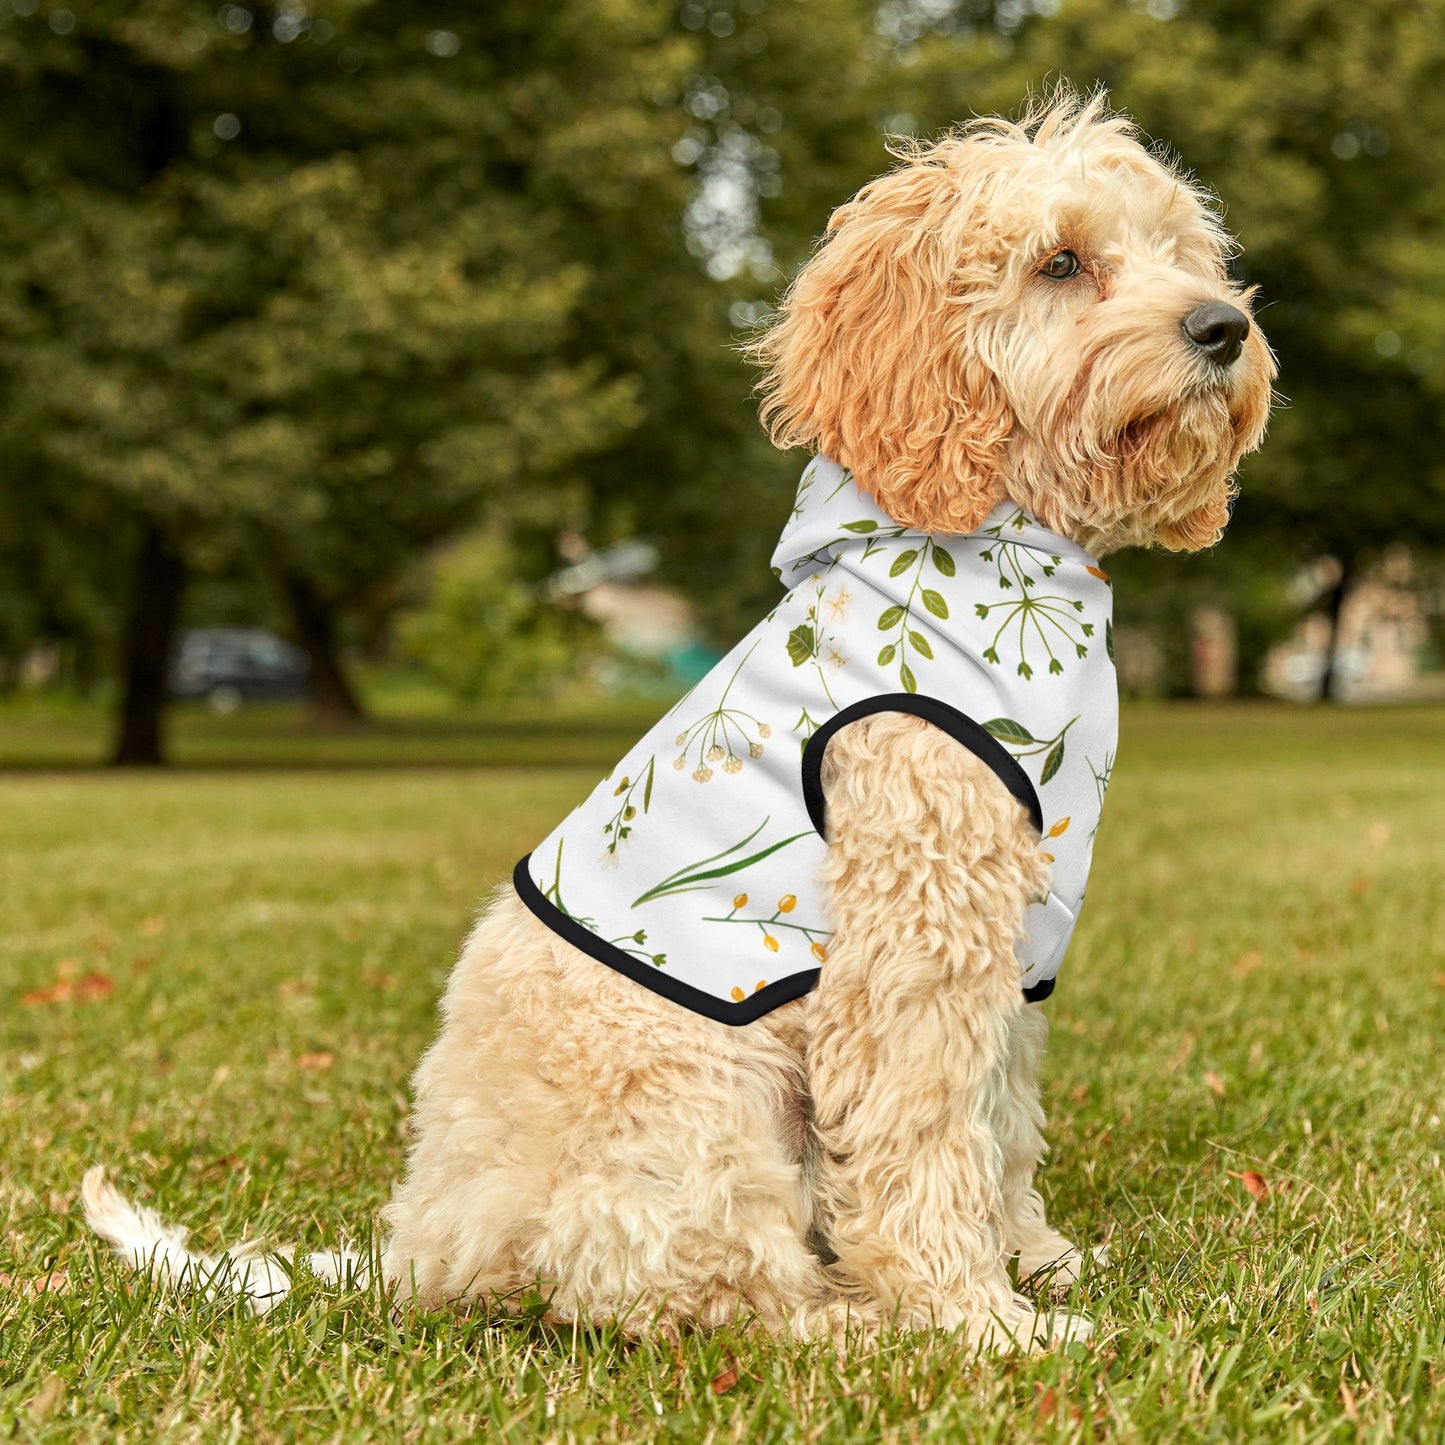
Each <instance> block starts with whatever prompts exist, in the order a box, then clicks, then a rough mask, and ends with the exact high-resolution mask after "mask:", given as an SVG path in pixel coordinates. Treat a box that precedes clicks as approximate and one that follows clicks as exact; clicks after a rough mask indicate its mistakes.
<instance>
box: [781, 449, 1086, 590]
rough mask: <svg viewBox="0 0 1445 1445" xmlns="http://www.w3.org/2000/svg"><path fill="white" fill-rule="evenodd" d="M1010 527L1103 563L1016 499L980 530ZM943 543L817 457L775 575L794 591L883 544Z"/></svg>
mask: <svg viewBox="0 0 1445 1445" xmlns="http://www.w3.org/2000/svg"><path fill="white" fill-rule="evenodd" d="M1001 525H1002V526H1006V527H1007V532H1008V538H1009V540H1010V541H1011V542H1017V543H1019V544H1020V545H1022V546H1025V547H1031V548H1033V549H1034V550H1035V551H1039V552H1047V553H1049V554H1050V555H1051V556H1055V557H1062V558H1067V559H1069V560H1071V561H1075V562H1080V563H1082V564H1083V565H1084V566H1086V567H1091V568H1094V569H1096V575H1102V574H1100V573H1097V568H1098V564H1097V563H1096V562H1095V561H1094V559H1093V557H1092V556H1090V555H1089V553H1088V552H1086V551H1085V550H1084V549H1083V548H1082V547H1080V546H1079V545H1078V543H1076V542H1071V541H1070V540H1069V539H1068V538H1067V537H1062V536H1060V535H1059V534H1058V533H1057V532H1051V531H1049V529H1048V528H1047V527H1045V526H1042V525H1041V524H1040V523H1039V522H1037V521H1035V520H1034V519H1033V518H1032V517H1031V516H1029V514H1028V513H1027V512H1025V511H1023V510H1022V508H1020V507H1019V506H1018V505H1017V504H1016V503H1014V502H1008V501H1005V502H1001V503H1000V504H999V505H998V506H997V507H995V508H994V509H993V511H992V512H990V513H989V515H988V516H987V517H986V518H985V519H984V521H983V523H982V525H981V526H980V527H979V531H980V532H982V531H984V530H986V529H989V528H993V529H995V535H997V534H998V531H999V530H1001ZM929 536H934V537H935V539H936V540H939V541H943V540H945V539H946V537H947V536H948V534H946V533H944V534H930V533H927V532H920V531H918V530H916V529H915V528H912V527H905V526H902V525H901V524H900V523H898V522H895V521H894V520H893V519H892V518H891V517H890V516H888V514H887V513H886V512H884V511H883V510H882V509H881V508H880V507H879V506H878V504H877V503H876V502H875V501H874V500H873V498H872V497H870V496H869V495H868V493H867V492H865V491H863V489H862V488H861V487H860V486H859V485H858V483H857V482H856V481H855V480H854V478H853V473H852V472H850V471H849V470H847V468H846V467H840V466H839V465H838V464H837V462H835V461H833V460H831V459H830V458H828V457H823V456H819V457H814V458H813V460H812V461H811V462H809V463H808V465H807V467H806V468H805V469H804V471H803V476H802V479H801V481H799V483H798V495H797V497H796V498H795V499H794V501H793V510H792V514H791V515H790V516H789V518H788V521H787V523H786V525H785V526H784V527H783V533H782V536H781V537H779V538H778V545H777V547H776V548H775V549H774V551H773V573H774V575H775V576H776V577H777V578H778V580H779V581H780V582H781V583H782V584H783V586H784V587H786V588H788V589H789V590H791V589H792V588H794V587H796V586H797V585H798V583H799V582H802V581H803V580H804V579H805V578H807V577H810V576H812V574H813V573H814V572H817V571H819V570H820V569H822V568H824V567H827V566H830V565H831V564H832V563H834V562H837V561H839V560H841V559H844V558H845V555H846V554H850V553H851V554H856V555H857V556H858V557H859V558H861V557H862V556H863V554H864V553H865V552H866V553H867V554H868V555H870V556H872V555H874V554H876V553H877V552H878V550H879V549H880V548H887V549H889V550H891V551H894V552H899V553H901V552H906V551H908V550H909V549H910V548H916V547H918V546H919V545H920V544H921V543H922V542H923V541H924V539H925V538H927V537H929Z"/></svg>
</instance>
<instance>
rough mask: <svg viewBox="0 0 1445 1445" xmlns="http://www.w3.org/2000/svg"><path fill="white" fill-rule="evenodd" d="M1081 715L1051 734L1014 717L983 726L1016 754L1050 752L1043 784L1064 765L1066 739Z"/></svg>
mask: <svg viewBox="0 0 1445 1445" xmlns="http://www.w3.org/2000/svg"><path fill="white" fill-rule="evenodd" d="M1079 716H1081V715H1080V714H1076V715H1075V716H1074V717H1071V718H1070V719H1069V720H1068V722H1066V723H1065V724H1064V725H1063V727H1061V728H1060V729H1059V731H1058V732H1056V733H1055V734H1054V735H1053V737H1051V738H1036V737H1035V736H1034V735H1033V734H1032V733H1031V732H1030V731H1029V730H1028V729H1027V728H1026V727H1025V726H1024V725H1023V724H1022V723H1021V722H1015V721H1014V719H1013V718H1011V717H996V718H991V719H990V720H989V721H988V722H986V723H984V725H983V730H984V732H986V733H987V734H988V735H989V736H990V737H991V738H997V739H998V740H999V742H1001V743H1002V744H1003V745H1004V746H1005V747H1006V748H1007V749H1008V750H1009V752H1011V753H1012V754H1013V755H1014V757H1016V758H1032V757H1037V756H1038V755H1039V754H1040V753H1047V754H1048V756H1047V757H1046V758H1045V759H1044V770H1043V772H1042V773H1040V774H1039V786H1040V787H1043V785H1044V784H1045V783H1047V782H1048V781H1049V780H1050V779H1051V778H1052V777H1053V776H1054V774H1055V773H1057V772H1058V771H1059V769H1060V768H1061V767H1063V765H1064V739H1065V737H1067V736H1068V731H1069V729H1070V728H1071V727H1073V725H1074V724H1075V723H1076V722H1078V720H1079ZM1095 776H1097V774H1096V775H1095ZM1101 801H1102V799H1101Z"/></svg>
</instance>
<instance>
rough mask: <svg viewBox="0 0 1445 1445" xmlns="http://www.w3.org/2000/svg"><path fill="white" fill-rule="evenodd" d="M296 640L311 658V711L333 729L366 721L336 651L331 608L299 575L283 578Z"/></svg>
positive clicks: (285, 575)
mask: <svg viewBox="0 0 1445 1445" xmlns="http://www.w3.org/2000/svg"><path fill="white" fill-rule="evenodd" d="M281 580H282V585H283V586H284V587H285V589H286V600H287V602H288V603H289V604H290V606H291V620H292V622H293V623H294V624H295V627H296V640H297V641H298V642H299V643H300V644H301V646H302V647H303V648H305V649H306V652H307V654H308V655H309V656H310V658H311V684H310V686H311V709H312V711H313V712H314V713H315V715H316V720H317V721H318V722H320V723H324V724H326V725H327V726H330V727H338V726H342V725H344V724H347V723H358V722H365V721H366V712H365V710H364V709H363V708H362V706H361V702H360V700H359V699H358V698H357V696H356V692H355V689H354V688H353V687H352V686H351V682H350V680H349V679H348V678H347V676H346V672H345V669H344V668H343V667H342V665H341V658H340V656H339V655H338V653H337V649H336V621H335V617H334V615H333V612H332V609H331V607H330V605H329V604H328V603H327V602H326V600H325V599H324V598H323V597H322V596H321V595H320V593H318V592H317V590H316V588H315V587H313V586H312V585H311V581H310V579H309V578H306V577H303V576H301V575H300V574H299V573H296V572H286V573H283V575H282V579H281Z"/></svg>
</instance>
